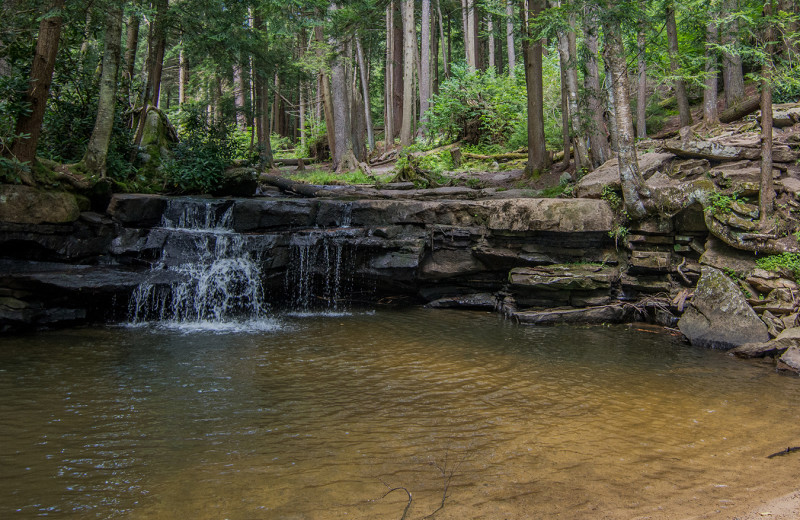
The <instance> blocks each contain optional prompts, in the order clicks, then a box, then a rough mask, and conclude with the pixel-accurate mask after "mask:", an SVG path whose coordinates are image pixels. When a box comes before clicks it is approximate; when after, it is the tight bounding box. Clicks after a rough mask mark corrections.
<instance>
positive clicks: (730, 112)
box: [719, 96, 761, 123]
mask: <svg viewBox="0 0 800 520" xmlns="http://www.w3.org/2000/svg"><path fill="white" fill-rule="evenodd" d="M759 108H761V96H753V97H751V98H750V99H746V100H744V101H741V102H739V103H737V104H736V105H733V106H732V107H730V108H729V109H727V110H725V111H724V112H722V113H721V114H720V115H719V122H720V123H733V122H734V121H738V120H739V119H741V118H743V117H744V116H746V115H749V114H752V113H753V112H755V111H756V110H758V109H759Z"/></svg>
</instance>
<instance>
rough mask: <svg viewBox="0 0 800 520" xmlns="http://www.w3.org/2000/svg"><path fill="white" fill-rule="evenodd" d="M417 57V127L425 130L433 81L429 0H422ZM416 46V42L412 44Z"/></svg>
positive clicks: (422, 130)
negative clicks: (418, 53)
mask: <svg viewBox="0 0 800 520" xmlns="http://www.w3.org/2000/svg"><path fill="white" fill-rule="evenodd" d="M420 40H421V43H420V47H421V49H420V57H419V128H420V131H421V132H423V133H424V132H425V112H427V110H428V106H429V104H430V97H431V91H432V90H433V88H432V87H433V83H432V82H431V0H422V11H421V20H420ZM414 46H415V47H416V44H414Z"/></svg>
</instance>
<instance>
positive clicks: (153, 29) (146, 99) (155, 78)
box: [133, 0, 169, 146]
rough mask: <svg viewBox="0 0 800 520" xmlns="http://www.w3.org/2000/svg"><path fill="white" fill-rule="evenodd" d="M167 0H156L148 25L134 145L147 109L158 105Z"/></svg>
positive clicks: (136, 144) (140, 140)
mask: <svg viewBox="0 0 800 520" xmlns="http://www.w3.org/2000/svg"><path fill="white" fill-rule="evenodd" d="M168 7H169V4H168V0H158V2H157V4H156V17H155V20H153V23H152V24H151V26H150V35H149V37H148V53H147V82H146V83H145V87H144V92H143V94H142V109H141V111H140V112H139V124H138V125H137V128H136V135H135V137H134V140H133V144H134V145H135V146H139V145H140V144H141V142H142V132H143V131H144V124H145V121H146V120H147V110H148V109H149V108H150V106H158V100H159V97H160V94H161V72H162V68H163V65H164V47H165V46H166V31H165V27H164V26H165V20H164V18H165V17H166V14H167V8H168Z"/></svg>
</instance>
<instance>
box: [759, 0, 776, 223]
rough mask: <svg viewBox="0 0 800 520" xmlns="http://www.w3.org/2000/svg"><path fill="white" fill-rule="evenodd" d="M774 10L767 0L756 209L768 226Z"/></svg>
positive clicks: (771, 196) (772, 194)
mask: <svg viewBox="0 0 800 520" xmlns="http://www.w3.org/2000/svg"><path fill="white" fill-rule="evenodd" d="M773 12H774V0H769V1H767V2H766V3H765V5H764V18H766V19H767V25H766V28H765V30H764V33H765V34H764V41H765V42H767V45H766V49H765V51H766V62H765V63H764V67H763V71H762V76H763V79H762V80H761V182H760V186H759V191H758V210H759V219H760V221H761V227H762V228H767V227H768V226H769V218H770V217H772V212H773V211H772V210H773V204H774V201H775V186H774V185H773V182H772V73H773V67H774V62H773V52H774V48H773V45H772V43H770V42H772V39H773V34H774V33H773V28H772V22H771V21H770V19H769V18H770V17H771V16H772V13H773Z"/></svg>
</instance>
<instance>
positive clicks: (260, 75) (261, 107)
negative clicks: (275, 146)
mask: <svg viewBox="0 0 800 520" xmlns="http://www.w3.org/2000/svg"><path fill="white" fill-rule="evenodd" d="M253 25H254V27H255V28H256V29H258V30H266V27H265V25H264V20H263V19H262V18H261V17H260V16H259V15H255V16H254V17H253ZM264 50H265V51H266V49H264ZM253 69H254V70H253V95H254V98H255V102H254V105H255V107H254V109H255V110H254V112H255V121H256V136H257V140H256V143H257V148H258V159H259V162H260V163H261V166H262V167H263V168H266V169H270V168H273V167H274V166H275V164H274V163H273V157H272V145H271V143H270V141H269V88H267V78H266V70H265V69H266V63H264V62H263V59H262V58H260V57H258V56H254V57H253Z"/></svg>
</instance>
